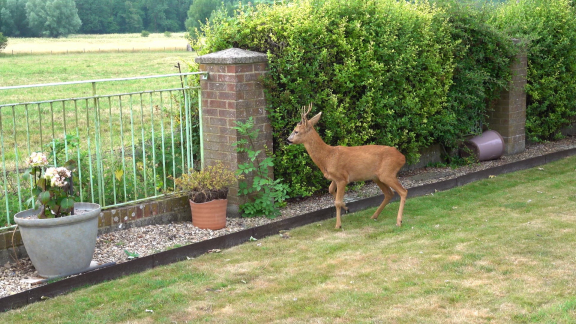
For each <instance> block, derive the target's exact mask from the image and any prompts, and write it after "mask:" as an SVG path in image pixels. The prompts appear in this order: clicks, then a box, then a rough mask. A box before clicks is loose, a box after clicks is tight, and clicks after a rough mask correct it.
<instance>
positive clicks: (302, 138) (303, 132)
mask: <svg viewBox="0 0 576 324" xmlns="http://www.w3.org/2000/svg"><path fill="white" fill-rule="evenodd" d="M306 108H308V110H306ZM311 110H312V104H310V105H308V107H306V106H304V107H302V112H301V113H300V115H301V116H302V119H301V120H300V122H299V123H298V124H297V125H296V127H294V130H293V131H292V134H290V136H289V137H288V139H287V140H286V142H288V144H302V143H304V142H306V137H307V136H308V135H309V134H310V132H311V131H314V125H316V123H317V122H318V121H319V120H320V117H321V116H322V112H319V113H318V114H316V116H314V117H312V118H310V119H306V116H307V115H308V113H309V112H310V111H311Z"/></svg>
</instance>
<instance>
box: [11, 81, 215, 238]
mask: <svg viewBox="0 0 576 324" xmlns="http://www.w3.org/2000/svg"><path fill="white" fill-rule="evenodd" d="M203 75H205V74H202V73H178V74H169V75H156V76H146V77H135V78H121V79H105V80H89V81H78V82H64V83H52V84H39V85H26V86H12V87H0V98H2V97H4V98H9V97H11V96H10V95H11V92H13V91H25V92H26V91H33V90H40V92H49V91H50V89H52V88H53V87H56V86H64V87H66V86H72V85H74V86H77V85H84V86H90V85H91V90H92V91H91V92H92V95H89V96H83V97H78V98H65V99H50V100H40V101H30V102H19V103H7V104H4V103H2V102H0V153H1V155H2V161H1V163H2V170H1V174H0V177H1V179H2V182H3V184H2V186H1V187H0V191H1V192H0V202H2V204H0V229H4V228H6V227H10V226H12V224H13V216H14V214H15V213H17V212H19V211H22V210H25V209H28V208H33V207H34V205H33V204H34V200H35V197H32V183H31V180H24V179H23V178H22V177H21V175H22V174H23V172H24V171H25V170H26V168H27V167H28V166H27V165H26V164H25V160H26V159H27V157H28V156H30V154H31V153H32V152H44V153H45V154H46V155H47V156H48V157H49V162H50V164H53V165H55V166H58V165H62V164H64V163H65V162H66V161H68V160H70V159H74V160H75V161H76V163H77V165H78V168H77V171H76V173H75V174H74V188H75V191H76V194H77V195H78V196H79V197H78V199H77V201H84V202H94V203H98V204H100V205H101V206H102V207H103V208H106V207H108V208H109V207H113V206H119V205H122V204H128V203H132V202H136V201H140V200H144V199H150V198H153V197H157V196H160V195H164V194H166V193H168V192H171V191H173V190H174V189H175V188H174V182H173V178H176V177H178V176H179V175H181V174H182V172H185V171H187V170H188V169H190V168H193V167H194V166H195V164H194V163H195V162H197V161H200V160H201V159H200V157H201V151H202V148H201V143H202V142H201V139H200V136H201V134H202V132H201V124H200V120H201V118H200V117H201V116H199V114H200V112H201V109H199V108H200V107H199V106H200V103H201V98H200V89H199V87H198V84H199V82H198V80H199V78H200V77H202V76H203ZM158 78H166V79H165V80H171V81H172V82H168V83H166V84H169V85H172V84H175V85H177V86H175V87H169V88H166V89H162V90H157V89H155V90H138V91H129V92H125V91H124V92H122V91H120V92H116V93H114V94H102V95H99V94H97V89H98V90H99V89H100V87H101V85H105V84H110V83H111V82H115V83H118V84H120V86H117V88H116V89H131V88H134V84H133V83H134V82H139V83H140V85H139V86H140V87H145V86H146V84H147V82H150V81H152V79H158ZM135 80H138V81H135ZM123 83H132V84H130V86H126V87H123V86H122V84H123ZM150 83H152V82H150ZM157 85H158V83H155V84H154V86H157ZM35 88H39V89H35ZM102 88H105V87H102ZM4 94H6V95H5V96H4ZM31 204H32V205H31Z"/></svg>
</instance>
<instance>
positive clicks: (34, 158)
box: [26, 152, 48, 167]
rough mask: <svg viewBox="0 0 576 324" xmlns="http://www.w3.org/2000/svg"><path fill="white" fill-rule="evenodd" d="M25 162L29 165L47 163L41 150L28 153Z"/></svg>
mask: <svg viewBox="0 0 576 324" xmlns="http://www.w3.org/2000/svg"><path fill="white" fill-rule="evenodd" d="M26 162H27V163H28V165H30V166H31V167H39V166H45V165H47V164H48V159H47V158H46V155H44V153H42V152H33V153H32V154H30V157H29V158H28V159H27V160H26Z"/></svg>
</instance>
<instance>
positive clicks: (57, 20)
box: [44, 0, 82, 37]
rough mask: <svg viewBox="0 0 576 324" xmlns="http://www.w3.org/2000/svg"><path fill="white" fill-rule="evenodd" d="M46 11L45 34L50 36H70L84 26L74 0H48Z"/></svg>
mask: <svg viewBox="0 0 576 324" xmlns="http://www.w3.org/2000/svg"><path fill="white" fill-rule="evenodd" d="M46 13H47V17H46V25H45V29H44V34H45V35H47V36H49V37H59V36H68V35H70V34H73V33H75V32H77V31H78V29H80V26H82V21H81V20H80V18H79V17H78V9H76V3H74V0H53V1H48V2H47V3H46Z"/></svg>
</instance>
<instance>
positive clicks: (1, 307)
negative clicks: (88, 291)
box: [0, 148, 576, 312]
mask: <svg viewBox="0 0 576 324" xmlns="http://www.w3.org/2000/svg"><path fill="white" fill-rule="evenodd" d="M572 155H576V148H572V149H568V150H564V151H559V152H554V153H550V154H546V155H543V156H538V157H534V158H530V159H527V160H523V161H517V162H513V163H509V164H505V165H501V166H498V167H494V168H490V169H485V170H481V171H477V172H473V173H469V174H466V175H463V176H460V177H457V178H454V179H449V180H444V181H440V182H437V183H432V184H426V185H422V186H418V187H413V188H410V189H409V190H408V197H409V198H412V197H419V196H424V195H427V194H430V193H434V192H436V191H444V190H448V189H452V188H456V187H459V186H463V185H466V184H468V183H471V182H475V181H478V180H482V179H486V178H488V177H489V176H490V175H500V174H505V173H510V172H515V171H520V170H526V169H530V168H533V167H537V166H540V165H544V164H547V163H550V162H554V161H557V160H560V159H563V158H565V157H569V156H572ZM394 198H395V199H393V201H395V200H397V199H398V196H397V195H395V197H394ZM382 199H383V197H382V195H379V196H374V197H370V198H366V199H361V200H356V201H353V202H349V203H347V206H348V207H349V211H350V212H358V211H361V210H364V209H367V208H372V207H377V206H379V205H380V203H381V202H382ZM335 216H336V210H335V208H334V207H330V208H325V209H321V210H317V211H314V212H310V213H306V214H303V215H299V216H295V217H291V218H287V219H284V220H281V221H278V222H273V223H270V224H266V225H261V226H257V227H253V228H249V229H245V230H242V231H239V232H235V233H231V234H227V235H224V236H220V237H216V238H213V239H209V240H206V241H202V242H198V243H193V244H189V245H186V246H182V247H179V248H175V249H172V250H168V251H164V252H160V253H156V254H152V255H149V256H145V257H142V258H138V259H135V260H132V261H128V262H124V263H120V264H116V265H111V266H109V267H104V268H99V269H96V270H93V271H89V272H86V273H83V274H79V275H77V276H74V277H70V278H66V279H62V280H60V281H57V282H53V283H50V284H47V285H44V286H41V287H37V288H33V289H30V290H26V291H23V292H21V293H17V294H14V295H11V296H7V297H3V298H0V312H5V311H7V310H11V309H15V308H18V307H22V306H25V305H28V304H32V303H35V302H37V301H40V300H43V299H46V297H54V296H57V295H61V294H64V293H67V292H69V291H71V290H73V289H75V288H79V287H83V286H86V285H93V284H98V283H101V282H104V281H109V280H114V279H118V278H121V277H124V276H126V275H130V274H135V273H139V272H143V271H145V270H149V269H152V268H154V267H157V266H162V265H167V264H170V263H174V262H178V261H182V260H186V259H189V258H194V257H198V256H200V255H202V254H205V253H207V252H208V251H209V250H213V249H226V248H230V247H234V246H237V245H240V244H242V243H245V242H248V241H249V240H250V238H251V237H254V238H256V239H262V238H264V237H267V236H271V235H276V234H278V232H279V231H280V230H287V229H292V228H296V227H300V226H304V225H308V224H311V223H315V222H319V221H322V220H326V219H329V218H333V217H335Z"/></svg>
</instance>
